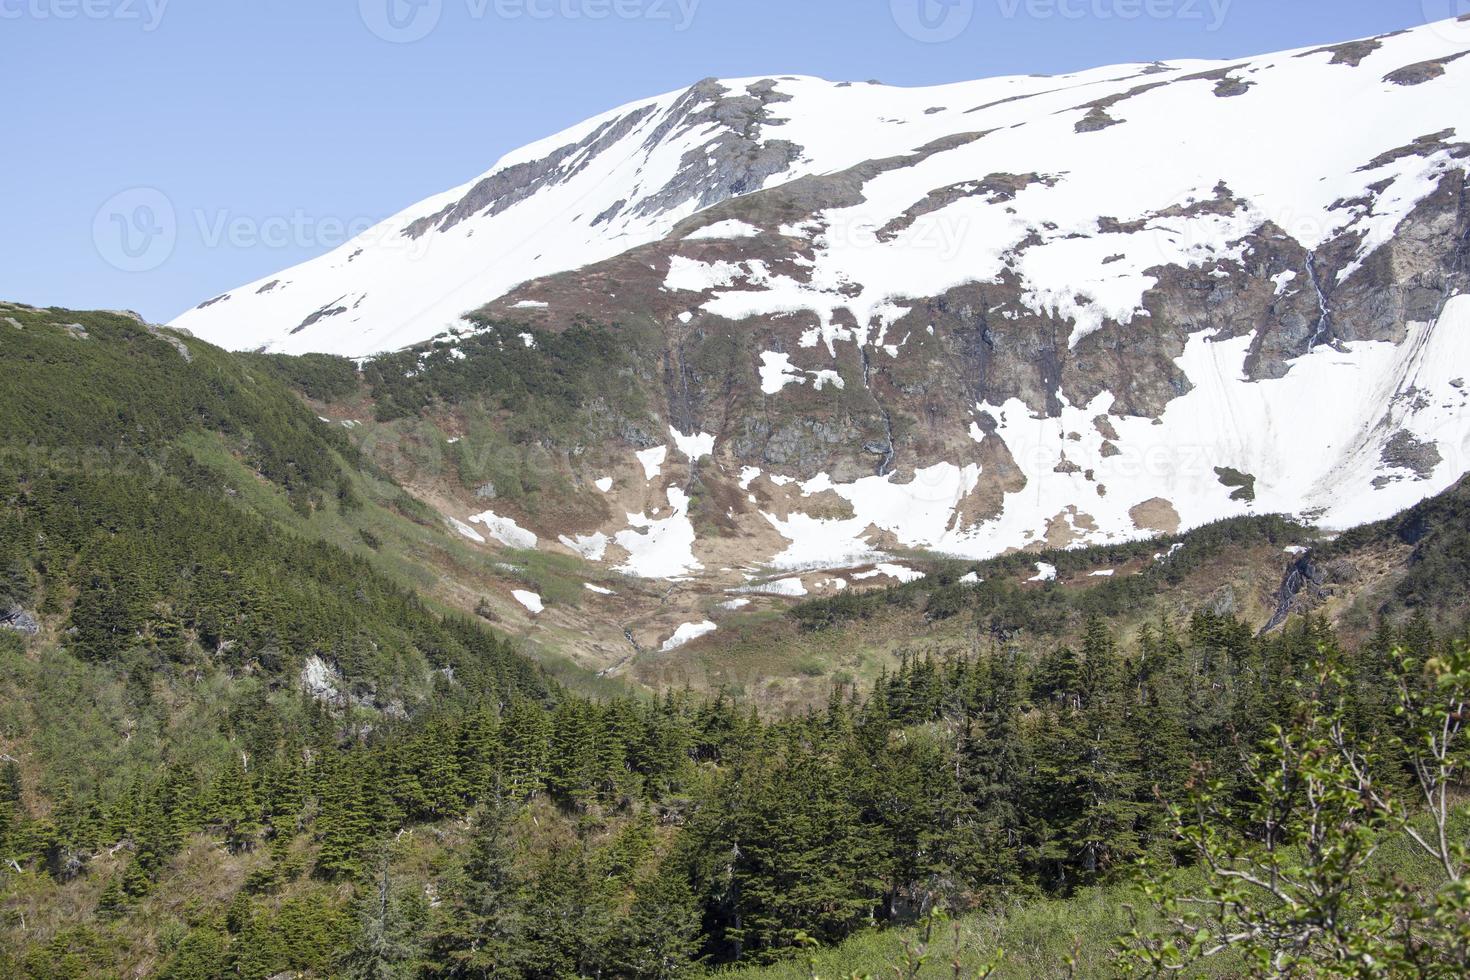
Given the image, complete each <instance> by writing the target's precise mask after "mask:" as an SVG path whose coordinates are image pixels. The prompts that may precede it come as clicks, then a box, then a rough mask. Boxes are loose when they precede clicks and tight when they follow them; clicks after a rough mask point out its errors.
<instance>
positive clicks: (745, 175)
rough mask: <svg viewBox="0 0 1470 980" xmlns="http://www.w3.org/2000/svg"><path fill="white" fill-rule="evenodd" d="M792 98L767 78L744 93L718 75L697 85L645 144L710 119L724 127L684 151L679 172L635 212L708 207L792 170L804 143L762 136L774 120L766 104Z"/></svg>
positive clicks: (677, 104) (704, 122)
mask: <svg viewBox="0 0 1470 980" xmlns="http://www.w3.org/2000/svg"><path fill="white" fill-rule="evenodd" d="M788 98H789V96H785V95H782V94H781V93H779V92H777V91H776V90H775V82H774V81H772V80H769V79H768V80H766V81H764V82H756V83H755V84H753V85H750V86H749V87H747V89H746V91H745V94H744V95H731V94H730V93H729V90H728V89H726V88H725V87H724V86H723V85H721V84H720V83H719V82H718V81H716V80H715V79H705V80H704V81H702V82H700V83H699V84H697V85H695V86H694V87H693V88H691V89H690V90H689V91H688V92H687V93H686V94H685V96H684V97H683V98H682V99H680V100H679V102H677V103H676V104H675V105H674V107H673V108H672V109H670V110H669V112H668V117H667V119H666V120H665V122H664V123H663V124H661V125H660V126H659V127H658V129H656V130H655V131H654V132H653V134H652V135H650V136H649V138H648V141H647V142H646V143H645V147H648V148H652V147H654V146H656V145H658V144H659V143H662V142H663V141H664V140H666V139H668V138H669V137H670V136H671V135H672V134H674V133H678V132H683V131H687V130H691V129H696V128H700V127H704V126H708V125H712V124H713V125H716V126H719V127H720V128H721V130H722V132H721V133H720V135H719V136H717V137H716V138H715V139H714V140H713V141H711V142H710V143H708V144H706V145H705V146H702V147H700V148H699V149H697V150H691V151H689V152H688V153H686V154H685V155H684V158H683V159H682V160H681V161H680V162H679V172H678V174H677V175H676V176H675V177H674V178H673V179H672V180H670V181H669V182H668V183H667V184H665V185H664V186H663V187H662V188H660V189H659V190H658V191H657V192H655V193H653V194H650V195H649V196H647V197H645V198H644V199H643V200H642V201H639V202H638V206H637V207H636V208H635V209H634V210H633V212H632V213H633V214H635V215H653V214H661V213H663V212H664V211H669V210H672V209H673V208H676V207H678V206H680V205H681V204H685V203H687V202H689V201H694V202H696V206H697V207H698V208H700V209H704V208H707V207H710V206H712V205H715V204H719V203H721V202H723V201H727V200H729V199H730V198H732V197H736V196H738V195H741V194H747V193H750V192H751V191H755V190H759V189H760V188H761V187H762V186H763V185H764V184H765V182H766V179H767V178H769V177H771V176H772V175H774V174H779V173H783V172H784V171H786V170H787V169H789V168H790V166H791V165H792V163H794V162H795V161H796V159H797V158H798V157H799V156H800V155H801V147H799V146H797V145H796V144H795V143H792V142H790V141H788V140H780V139H764V138H763V136H762V134H763V131H764V130H765V128H766V127H767V126H769V125H770V115H769V113H768V112H767V106H768V105H770V104H772V103H776V102H781V101H785V100H786V99H788Z"/></svg>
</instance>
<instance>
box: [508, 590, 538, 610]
mask: <svg viewBox="0 0 1470 980" xmlns="http://www.w3.org/2000/svg"><path fill="white" fill-rule="evenodd" d="M511 596H513V597H514V598H515V601H516V602H519V603H520V604H521V605H523V606H525V607H526V608H527V609H529V610H530V611H531V614H532V615H533V616H539V615H540V614H541V613H542V612H543V611H544V610H545V609H546V605H545V603H543V602H542V601H541V597H540V596H539V595H537V594H536V593H534V592H527V591H526V590H525V589H515V590H513V591H512V592H511Z"/></svg>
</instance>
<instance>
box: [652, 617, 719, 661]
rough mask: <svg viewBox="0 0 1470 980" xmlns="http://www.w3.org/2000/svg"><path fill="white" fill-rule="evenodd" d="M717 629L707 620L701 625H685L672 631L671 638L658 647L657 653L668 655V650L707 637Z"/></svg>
mask: <svg viewBox="0 0 1470 980" xmlns="http://www.w3.org/2000/svg"><path fill="white" fill-rule="evenodd" d="M717 629H719V627H718V626H716V625H715V624H714V623H711V622H710V621H709V620H705V621H704V622H702V623H685V624H684V625H683V626H680V627H679V628H678V629H676V630H674V635H673V636H671V637H669V638H668V639H667V640H665V641H664V645H663V646H661V647H659V652H660V653H668V652H669V651H670V650H677V649H678V648H679V647H681V646H683V645H684V644H686V643H691V642H693V641H694V640H697V639H699V638H700V637H701V636H708V635H709V634H711V633H713V632H714V631H715V630H717Z"/></svg>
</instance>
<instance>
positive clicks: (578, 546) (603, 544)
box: [557, 531, 611, 561]
mask: <svg viewBox="0 0 1470 980" xmlns="http://www.w3.org/2000/svg"><path fill="white" fill-rule="evenodd" d="M557 540H558V541H560V542H561V543H562V544H563V545H565V546H566V547H568V548H570V549H571V550H573V551H575V552H576V553H577V554H579V555H581V556H582V557H583V558H586V559H587V560H588V561H602V556H603V555H604V554H606V553H607V546H608V545H609V544H611V540H610V539H609V538H608V536H607V535H606V534H603V533H602V532H601V531H598V532H596V533H594V534H578V535H576V536H575V537H569V536H568V535H565V534H563V535H561V537H559V538H557Z"/></svg>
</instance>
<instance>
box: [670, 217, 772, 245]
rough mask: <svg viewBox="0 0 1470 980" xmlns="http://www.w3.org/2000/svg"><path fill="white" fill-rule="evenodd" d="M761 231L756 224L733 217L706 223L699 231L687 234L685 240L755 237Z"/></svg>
mask: <svg viewBox="0 0 1470 980" xmlns="http://www.w3.org/2000/svg"><path fill="white" fill-rule="evenodd" d="M760 233H761V230H760V229H759V228H757V227H756V226H755V225H751V224H747V223H745V222H744V221H738V220H735V219H733V218H732V219H731V220H729V221H716V222H715V223H714V224H712V225H705V226H704V227H703V228H700V229H699V230H698V231H695V232H691V233H690V234H688V235H685V236H684V240H685V241H686V242H697V241H705V240H708V239H714V238H754V237H755V236H757V235H759V234H760Z"/></svg>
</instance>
